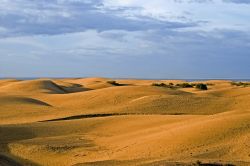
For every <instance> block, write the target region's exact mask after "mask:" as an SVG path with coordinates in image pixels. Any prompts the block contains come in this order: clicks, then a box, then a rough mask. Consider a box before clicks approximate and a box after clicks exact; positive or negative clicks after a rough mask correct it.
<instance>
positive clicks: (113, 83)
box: [107, 80, 121, 86]
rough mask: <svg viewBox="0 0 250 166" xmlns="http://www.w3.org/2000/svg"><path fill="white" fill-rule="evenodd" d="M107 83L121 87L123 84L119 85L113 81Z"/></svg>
mask: <svg viewBox="0 0 250 166" xmlns="http://www.w3.org/2000/svg"><path fill="white" fill-rule="evenodd" d="M107 83H109V84H111V85H115V86H121V84H119V83H118V82H116V81H113V80H110V81H107Z"/></svg>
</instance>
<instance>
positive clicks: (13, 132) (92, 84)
mask: <svg viewBox="0 0 250 166" xmlns="http://www.w3.org/2000/svg"><path fill="white" fill-rule="evenodd" d="M156 83H157V85H162V86H154V85H156ZM183 83H185V81H181V80H132V79H131V80H125V79H124V80H122V79H117V80H112V79H108V78H82V79H81V78H79V79H37V80H0V111H1V114H0V165H1V166H2V165H3V166H8V165H13V166H14V165H18V166H19V165H24V166H26V165H32V166H42V165H45V166H71V165H75V166H81V165H98V166H99V165H100V166H103V165H105V166H106V165H107V166H108V165H145V166H149V165H166V166H177V165H184V166H188V165H212V166H222V165H237V166H238V165H239V166H247V165H250V102H249V101H250V86H248V85H247V84H245V85H239V86H238V85H233V84H231V81H223V80H221V81H219V80H211V81H203V82H202V81H198V82H192V83H188V84H190V85H191V84H193V85H192V86H193V87H189V88H185V87H184V86H181V85H178V84H183ZM200 83H202V84H205V85H206V86H207V88H208V90H201V89H197V88H195V87H196V86H195V85H196V84H200Z"/></svg>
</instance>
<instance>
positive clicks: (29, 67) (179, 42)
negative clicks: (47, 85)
mask: <svg viewBox="0 0 250 166" xmlns="http://www.w3.org/2000/svg"><path fill="white" fill-rule="evenodd" d="M249 10H250V4H249V2H248V1H245V0H203V1H201V0H185V1H184V0H169V1H165V0H155V1H146V2H145V1H142V0H127V1H123V0H116V1H114V0H40V1H32V0H1V3H0V58H1V61H0V77H7V76H13V77H36V76H38V77H39V76H49V77H55V76H58V77H67V76H75V77H79V76H108V77H147V78H184V77H185V78H188V77H189V78H222V77H224V78H226V77H227V78H242V77H245V78H246V77H248V78H250V72H249V71H250V67H249V65H248V64H249V62H250V53H249V50H250V30H249V28H250V23H249V21H248V19H249V17H250V13H249Z"/></svg>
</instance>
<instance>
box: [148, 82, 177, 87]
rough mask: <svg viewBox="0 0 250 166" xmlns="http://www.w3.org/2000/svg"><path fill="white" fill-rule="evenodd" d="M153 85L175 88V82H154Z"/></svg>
mask: <svg viewBox="0 0 250 166" xmlns="http://www.w3.org/2000/svg"><path fill="white" fill-rule="evenodd" d="M152 86H159V87H165V88H174V84H173V83H169V84H165V83H152Z"/></svg>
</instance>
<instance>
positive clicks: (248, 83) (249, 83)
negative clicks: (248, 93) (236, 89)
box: [231, 82, 250, 87]
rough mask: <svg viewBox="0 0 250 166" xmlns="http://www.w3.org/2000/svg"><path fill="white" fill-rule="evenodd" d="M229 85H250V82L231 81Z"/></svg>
mask: <svg viewBox="0 0 250 166" xmlns="http://www.w3.org/2000/svg"><path fill="white" fill-rule="evenodd" d="M231 85H233V86H243V87H247V86H250V82H231Z"/></svg>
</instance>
